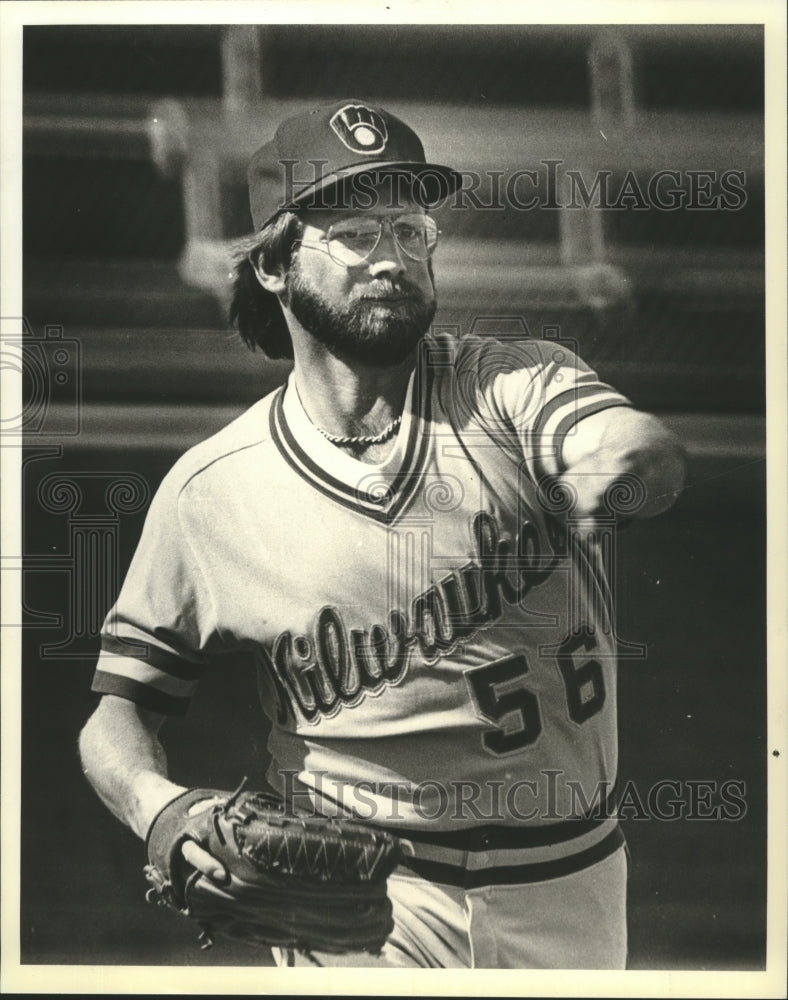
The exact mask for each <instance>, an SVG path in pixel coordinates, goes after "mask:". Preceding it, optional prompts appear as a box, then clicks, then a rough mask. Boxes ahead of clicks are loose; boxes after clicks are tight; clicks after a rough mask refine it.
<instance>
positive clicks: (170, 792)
mask: <svg viewBox="0 0 788 1000" xmlns="http://www.w3.org/2000/svg"><path fill="white" fill-rule="evenodd" d="M185 791H186V787H185V786H184V785H176V784H175V782H173V781H170V780H169V779H168V778H165V777H164V776H163V775H161V774H156V772H155V771H141V772H140V773H139V774H138V775H137V776H136V777H135V778H134V783H133V797H134V814H133V816H132V817H131V818H130V819H131V823H130V825H131V828H132V829H133V830H134V832H135V833H136V834H137V836H138V837H141V838H142V839H143V840H144V839H145V838H146V837H147V835H148V830H149V829H150V826H151V823H153V821H154V819H156V817H157V816H158V815H159V813H160V812H161V810H162V809H163V808H164V807H165V806H166V805H167V803H168V802H172V800H173V799H174V798H176V797H177V796H178V795H182V794H183V793H184V792H185Z"/></svg>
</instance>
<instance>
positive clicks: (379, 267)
mask: <svg viewBox="0 0 788 1000" xmlns="http://www.w3.org/2000/svg"><path fill="white" fill-rule="evenodd" d="M405 268H406V263H405V255H404V254H403V252H402V250H401V249H400V246H399V244H398V243H397V238H396V237H395V235H394V227H393V225H392V224H391V221H390V220H389V219H384V220H383V222H382V230H381V233H380V241H379V242H378V245H377V246H376V247H375V250H374V252H373V254H372V256H371V257H370V258H369V273H370V274H371V275H372V276H373V277H378V276H379V275H382V274H404V272H405Z"/></svg>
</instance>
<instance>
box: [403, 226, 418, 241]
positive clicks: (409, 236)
mask: <svg viewBox="0 0 788 1000" xmlns="http://www.w3.org/2000/svg"><path fill="white" fill-rule="evenodd" d="M397 236H398V237H399V239H401V240H418V239H421V236H422V232H421V230H420V229H417V228H416V226H410V225H407V224H405V225H402V226H397Z"/></svg>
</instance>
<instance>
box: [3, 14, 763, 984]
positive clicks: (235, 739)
mask: <svg viewBox="0 0 788 1000" xmlns="http://www.w3.org/2000/svg"><path fill="white" fill-rule="evenodd" d="M24 91H25V105H24V173H23V211H24V311H25V318H26V336H25V338H24V341H25V342H24V344H23V347H22V352H23V353H22V354H21V355H20V356H21V357H22V360H23V368H24V375H25V389H26V396H25V411H24V414H23V419H22V423H21V426H22V428H23V430H24V431H25V462H24V468H23V489H24V505H25V511H24V538H23V555H24V559H25V571H24V612H25V619H24V621H25V625H26V628H25V629H24V638H23V646H24V651H23V692H22V694H23V731H22V739H23V759H22V769H23V770H22V775H23V801H22V814H21V832H22V872H21V874H22V900H21V955H22V961H23V963H31V964H37V963H44V964H60V963H63V964H71V963H77V964H79V963H90V964H102V963H107V964H112V963H123V964H176V965H177V964H190V965H216V964H227V965H232V964H253V963H254V962H255V961H257V958H256V957H255V956H253V955H252V954H251V953H250V952H248V951H247V950H246V949H243V948H240V947H236V946H231V945H227V946H222V948H221V949H220V948H215V949H213V950H212V951H211V952H209V953H207V954H206V953H203V952H200V951H199V949H198V948H197V946H196V944H195V941H194V936H193V935H192V933H191V928H190V927H189V926H188V925H186V924H185V922H184V924H181V923H180V922H178V921H175V920H173V919H172V918H171V916H170V915H169V914H165V913H163V912H160V911H155V910H152V909H151V908H150V907H147V906H146V904H145V903H144V900H143V896H144V885H143V879H142V874H141V867H142V864H143V852H142V847H141V845H140V843H139V842H138V841H137V840H136V838H134V836H133V835H132V834H131V833H129V832H128V831H127V830H126V829H125V828H124V827H122V826H121V825H120V824H119V823H118V822H117V821H115V820H114V819H112V818H111V817H110V815H109V814H108V813H107V812H106V811H105V810H104V809H103V807H102V806H101V805H100V804H99V802H98V800H97V799H96V798H95V796H94V795H93V793H92V791H91V790H90V789H89V787H88V785H87V783H86V782H85V780H84V778H83V776H82V775H81V773H80V768H79V763H78V759H77V754H76V737H77V734H78V731H79V729H80V727H81V725H82V724H83V723H84V721H85V719H86V718H87V716H88V715H89V713H90V712H91V710H92V708H93V705H94V698H93V696H92V695H91V694H90V691H89V686H90V677H91V673H92V669H93V661H94V659H95V655H96V651H97V641H96V635H97V631H98V628H99V625H100V622H101V619H102V617H103V614H104V612H105V611H106V609H107V607H108V605H109V603H110V602H111V600H112V598H113V596H114V593H115V591H116V589H117V586H118V583H119V582H120V580H122V577H123V574H124V572H125V569H126V566H127V565H128V561H129V559H130V557H131V554H132V552H133V549H134V547H135V544H136V540H137V537H138V535H139V531H140V528H141V524H142V519H143V517H144V512H145V508H146V506H147V502H148V500H149V498H150V495H151V494H152V492H153V491H154V490H155V488H156V486H157V484H158V482H159V481H160V479H161V477H162V476H163V475H164V473H165V472H166V470H167V469H168V468H169V466H170V465H171V464H172V462H173V461H174V459H175V458H176V457H177V455H178V454H180V453H181V452H182V451H184V450H185V449H186V448H187V447H189V446H190V445H191V444H193V443H195V442H196V441H198V440H200V439H201V438H203V437H204V436H206V435H207V434H209V433H210V432H211V431H213V430H214V429H218V428H219V427H220V426H222V425H223V424H224V423H226V422H227V421H228V420H229V419H231V418H232V417H233V416H234V415H236V414H237V413H238V412H240V411H241V410H242V409H243V408H245V406H247V405H248V404H249V403H251V402H252V401H253V400H255V399H256V398H259V396H261V395H262V394H264V393H265V392H266V391H268V390H269V389H271V388H272V387H273V386H274V385H276V384H277V383H279V382H280V381H281V380H282V379H283V378H284V377H285V375H286V372H287V366H286V365H282V364H281V363H276V364H274V363H271V362H267V361H266V360H265V359H264V358H262V357H260V356H259V355H250V354H249V353H248V352H246V351H245V350H244V349H243V348H242V346H241V344H240V342H239V341H238V340H237V338H236V337H235V336H234V335H233V334H232V333H231V332H229V330H228V328H227V325H226V322H225V319H224V316H225V308H226V299H227V293H228V280H227V273H228V266H227V248H228V246H229V243H230V241H231V240H232V239H233V238H234V237H237V236H239V235H243V234H245V233H246V232H247V231H248V228H249V225H250V222H249V220H248V215H247V214H246V207H245V187H244V173H245V165H246V160H247V158H248V154H249V153H250V152H251V150H252V149H254V148H255V147H256V146H257V145H258V144H259V143H260V142H262V141H264V140H265V139H266V138H267V137H268V136H269V134H270V133H271V131H272V130H273V128H274V127H275V124H276V123H277V122H278V121H279V120H280V119H281V118H282V117H284V115H285V114H286V113H288V112H289V111H290V110H291V109H296V108H300V107H302V106H303V105H304V104H306V103H312V102H315V101H316V102H318V103H322V102H325V101H329V100H332V99H334V98H342V97H346V96H357V97H362V98H367V99H370V100H373V101H374V100H379V101H380V102H381V103H385V104H386V106H388V107H390V108H391V109H392V110H394V111H395V112H399V113H401V114H402V115H403V117H405V118H406V120H408V121H412V122H413V123H414V124H415V125H416V127H417V129H418V131H419V132H420V133H421V134H422V135H423V137H424V139H425V146H426V147H427V154H428V156H430V157H431V158H433V159H435V160H437V161H439V162H445V163H449V164H452V165H454V166H457V167H459V168H462V169H465V170H472V169H475V170H479V171H484V170H509V171H511V170H514V169H539V168H540V164H541V163H542V162H543V161H544V160H545V159H560V160H562V161H563V162H564V164H565V165H566V166H567V167H569V168H575V169H582V170H583V174H584V177H585V178H586V179H587V180H590V179H591V178H592V177H593V176H594V171H596V170H599V169H610V170H611V171H612V176H613V177H614V178H616V179H619V180H620V179H622V178H623V177H624V175H625V174H626V171H627V170H629V169H632V170H634V171H635V172H636V175H637V176H638V178H639V179H641V180H644V181H645V180H647V179H648V177H649V176H651V175H653V173H654V172H655V171H657V170H660V169H672V170H678V171H680V172H682V176H685V177H686V176H688V174H687V172H688V171H691V170H710V171H717V172H722V171H725V170H741V171H744V172H745V174H746V192H747V200H746V204H745V205H743V206H742V207H740V208H739V209H738V210H736V211H723V210H718V211H693V210H689V209H686V208H685V209H681V210H677V211H672V212H663V211H656V210H624V211H604V212H602V211H598V210H595V209H593V208H592V209H590V210H588V211H583V210H570V211H560V210H553V209H544V210H541V211H539V210H534V211H529V212H518V211H516V210H512V209H510V210H508V211H505V212H490V211H488V212H484V211H482V212H473V211H466V212H463V213H459V214H458V213H455V217H454V218H446V217H445V218H443V219H442V220H441V221H442V224H443V228H444V229H445V230H446V237H445V240H444V242H443V244H442V245H441V248H440V249H439V251H438V255H437V256H436V261H435V264H436V272H437V278H438V292H439V302H440V309H439V313H438V317H437V320H436V322H437V323H439V324H444V325H453V326H459V328H460V329H461V330H462V331H463V332H468V331H469V330H470V329H471V328H472V327H474V326H475V327H476V328H477V329H481V330H485V329H492V328H501V329H506V330H507V331H509V332H511V331H513V330H516V329H518V328H522V324H523V323H525V324H527V329H528V330H529V331H530V332H531V333H532V334H534V335H540V334H543V333H544V332H545V328H546V330H547V332H548V335H550V331H553V333H557V335H558V336H560V337H561V338H567V339H568V341H569V342H572V341H574V342H576V345H577V349H578V351H579V353H580V354H581V355H582V356H583V357H585V358H586V360H588V361H589V362H590V363H591V364H593V365H594V366H595V367H596V368H597V369H598V370H599V372H600V373H601V374H602V376H603V377H604V378H606V379H608V380H609V381H611V382H612V383H613V384H615V385H616V386H617V387H619V388H620V389H622V390H623V391H624V392H626V393H627V394H629V395H630V397H631V398H632V399H633V401H634V402H635V403H636V404H637V405H639V406H641V407H643V408H645V409H651V410H653V411H655V412H657V413H659V414H661V415H662V416H663V417H664V419H665V420H666V421H667V422H668V423H669V424H670V425H671V426H673V427H674V428H676V430H677V431H678V433H679V434H680V435H681V437H682V439H683V441H684V443H685V445H686V446H687V449H688V452H689V455H690V473H689V475H690V479H689V486H688V488H687V490H686V492H685V494H684V496H683V497H682V499H681V501H680V502H679V504H678V505H677V506H676V508H675V509H674V510H672V511H671V512H670V513H668V514H667V515H665V516H664V517H662V518H660V519H658V520H656V521H654V522H647V523H643V524H638V525H636V526H634V527H632V528H631V529H629V530H628V531H627V532H625V533H624V534H622V535H621V536H620V537H619V539H618V553H617V572H616V578H615V588H616V595H617V601H618V634H619V636H620V637H621V638H622V639H623V640H625V641H628V642H635V643H642V644H645V645H646V646H647V649H648V655H647V657H646V658H645V659H642V660H632V661H628V662H627V661H625V662H623V663H622V667H621V671H620V719H621V776H622V779H623V780H625V781H631V782H633V783H634V785H635V786H636V787H637V788H638V789H639V790H640V791H641V792H642V793H643V795H644V796H645V795H646V793H647V792H648V789H649V788H651V787H652V786H653V785H654V783H655V782H657V781H659V780H663V779H665V780H672V781H677V782H680V783H681V788H682V789H683V791H682V795H683V797H684V798H685V799H686V798H687V795H688V794H689V793H688V791H687V789H688V787H689V786H687V785H686V782H689V781H698V780H700V781H711V782H718V783H720V782H724V781H726V780H730V781H737V782H741V783H743V787H744V788H745V794H744V797H745V801H746V807H747V808H746V815H745V816H743V817H742V818H740V819H738V820H737V821H735V822H733V821H728V822H725V821H715V820H705V821H691V820H688V819H678V820H675V821H670V822H669V821H658V820H656V819H653V818H652V819H649V820H636V819H631V820H630V821H628V822H627V823H626V832H627V836H628V839H629V843H630V847H631V852H632V870H631V883H630V967H631V968H636V969H664V968H676V969H757V968H761V967H763V963H764V960H765V893H766V856H765V851H766V835H765V821H766V798H765V781H766V762H767V755H768V747H767V746H766V661H765V631H766V623H765V566H766V545H765V523H766V518H765V499H764V489H765V419H764V337H765V332H764V287H763V268H764V260H763V257H764V255H763V233H764V178H763V132H762V127H763V37H762V32H761V30H760V29H759V28H758V27H751V26H747V27H744V26H738V27H730V28H728V27H720V26H716V27H703V26H695V27H653V28H651V27H647V26H644V27H639V28H634V27H623V26H622V27H616V26H609V27H601V28H586V27H562V28H557V27H545V26H517V25H508V26H497V27H492V26H479V25H473V26H465V27H442V26H429V27H417V26H386V27H382V26H381V27H373V26H352V27H351V26H347V25H333V26H331V25H321V26H304V25H299V26H292V25H290V26H288V25H282V26H277V27H268V28H259V29H255V28H248V27H232V28H223V27H220V26H188V27H186V26H179V27H169V26H157V27H147V26H127V27H118V26H113V27H95V26H94V27H91V26H41V27H29V26H28V27H26V28H25V35H24ZM599 135H603V138H604V143H606V145H603V144H600V141H599V138H598V136H599ZM481 193H482V195H483V192H481ZM545 194H546V193H545V192H544V191H540V197H544V196H545ZM458 215H459V217H458ZM220 740H221V743H220ZM167 746H168V749H169V753H170V758H171V762H172V772H173V776H174V778H175V779H176V780H178V781H180V782H183V783H185V784H206V785H215V786H217V787H225V786H230V785H234V784H235V783H236V782H237V780H238V779H239V777H240V776H242V775H244V774H247V775H249V777H250V781H251V782H252V783H254V782H255V781H256V780H261V777H262V774H263V771H264V754H265V750H264V747H265V731H264V728H263V726H262V724H261V717H260V714H259V709H258V708H257V707H256V691H255V687H254V679H253V677H252V674H251V671H249V670H248V669H247V666H246V665H245V664H243V663H237V662H228V663H224V664H221V665H220V667H217V669H216V670H215V671H212V672H211V673H210V675H209V676H208V678H207V680H206V681H205V682H204V684H203V685H202V687H201V690H200V693H199V697H198V699H197V702H196V703H195V705H194V706H193V708H192V710H191V711H190V713H189V715H188V717H187V718H186V719H185V720H183V721H180V722H177V723H174V724H172V725H170V726H169V727H168V729H167ZM55 826H57V828H58V829H59V831H60V835H59V843H58V844H57V849H54V848H53V843H52V829H53V828H54V827H55Z"/></svg>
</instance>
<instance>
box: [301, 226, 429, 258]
mask: <svg viewBox="0 0 788 1000" xmlns="http://www.w3.org/2000/svg"><path fill="white" fill-rule="evenodd" d="M384 224H386V225H388V226H389V228H390V229H391V232H392V234H393V236H394V240H395V241H396V244H397V246H398V247H399V249H400V250H401V251H402V253H403V254H405V256H406V257H409V258H410V259H411V260H415V261H425V260H428V259H429V258H430V257H431V256H432V254H433V252H434V251H435V247H436V246H437V244H438V237H439V235H440V230H439V229H438V226H437V223H436V222H435V220H434V219H433V218H431V217H430V216H429V215H422V214H420V213H413V214H408V215H398V216H396V217H390V216H374V215H359V216H354V217H352V218H349V219H341V220H340V221H339V222H335V223H333V225H331V226H329V227H328V229H327V230H326V232H325V235H324V236H321V237H319V238H318V239H317V240H303V239H302V240H297V241H296V242H297V243H300V244H301V246H305V247H308V248H310V249H314V250H322V251H323V252H324V253H328V255H329V257H330V258H331V260H333V261H334V263H335V264H339V265H340V266H341V267H353V266H356V265H358V264H363V263H364V262H365V261H367V260H369V258H370V257H371V256H372V254H373V253H374V252H375V250H376V249H377V247H378V245H379V244H380V241H381V239H382V237H383V226H384Z"/></svg>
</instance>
